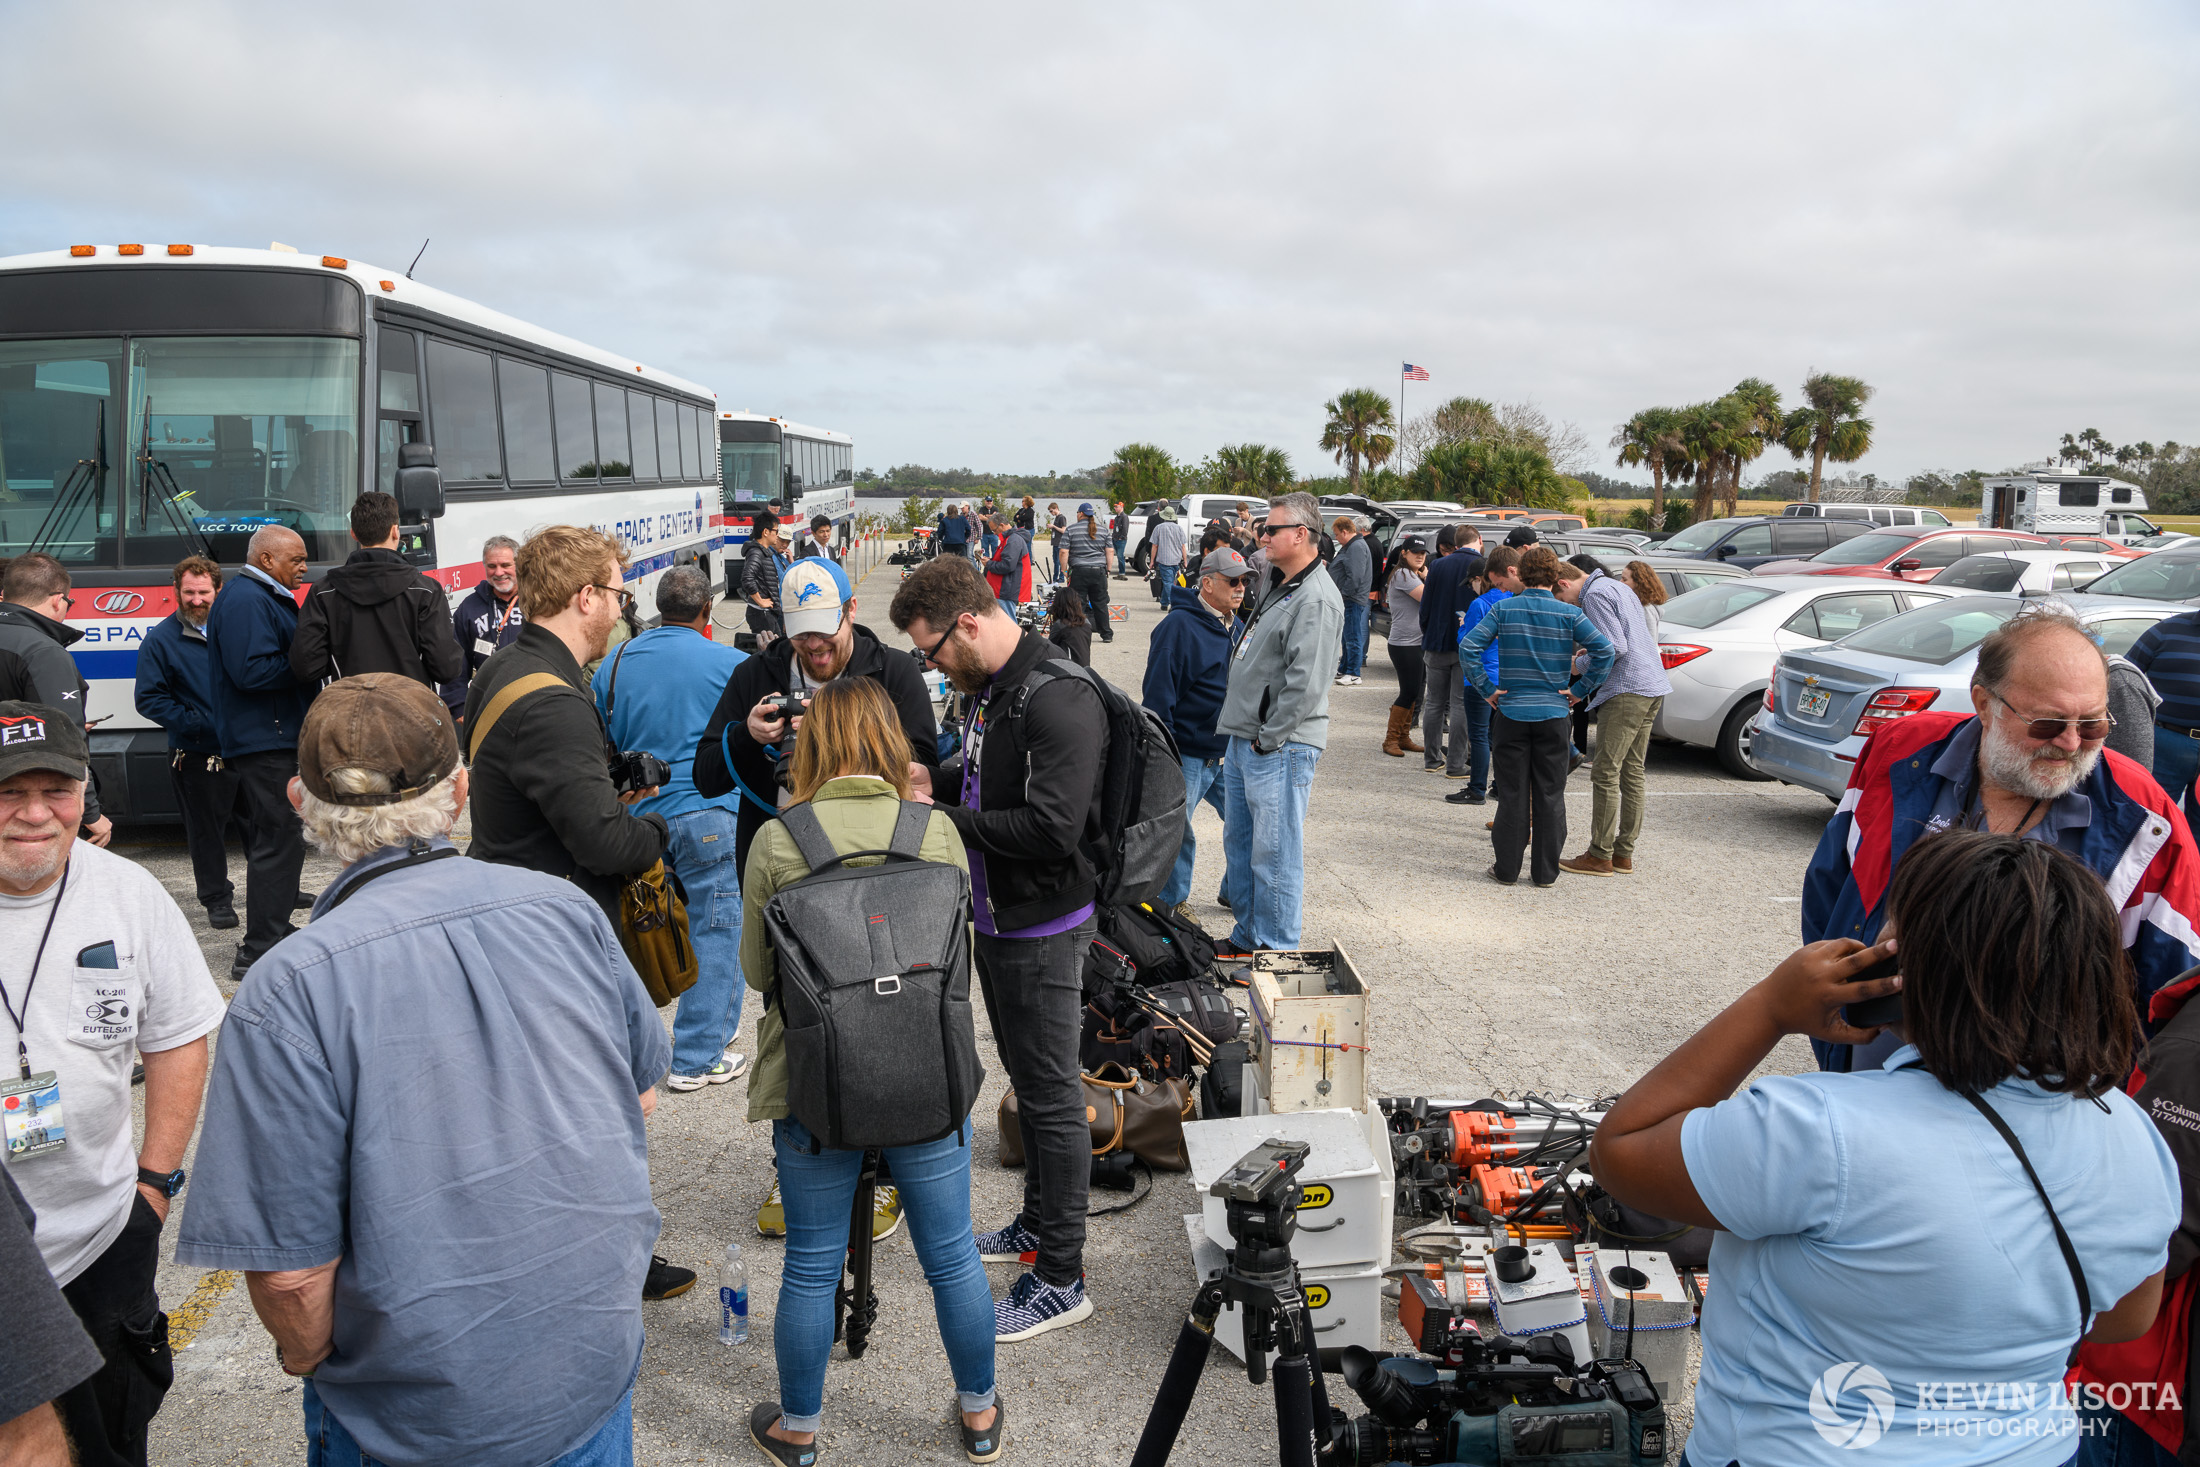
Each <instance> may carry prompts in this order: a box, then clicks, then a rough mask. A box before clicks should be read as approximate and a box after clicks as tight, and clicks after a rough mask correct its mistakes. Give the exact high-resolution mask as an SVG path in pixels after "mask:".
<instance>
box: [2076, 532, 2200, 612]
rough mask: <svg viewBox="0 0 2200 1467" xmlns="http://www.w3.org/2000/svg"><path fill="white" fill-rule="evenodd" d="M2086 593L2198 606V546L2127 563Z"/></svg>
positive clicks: (2199, 550) (2199, 569) (2199, 603)
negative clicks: (2177, 602)
mask: <svg viewBox="0 0 2200 1467" xmlns="http://www.w3.org/2000/svg"><path fill="white" fill-rule="evenodd" d="M2085 589H2086V591H2087V593H2088V594H2090V595H2094V596H2131V597H2135V598H2137V599H2139V600H2142V601H2182V602H2184V603H2185V604H2186V605H2188V606H2191V605H2200V545H2194V546H2191V547H2189V548H2184V549H2177V550H2157V551H2155V552H2154V553H2153V554H2152V555H2146V556H2141V557H2140V558H2139V559H2137V560H2127V561H2125V562H2124V563H2123V564H2122V565H2120V566H2117V567H2116V568H2115V569H2114V570H2112V571H2110V572H2109V573H2108V574H2107V575H2105V576H2102V577H2101V578H2100V579H2099V580H2097V581H2095V582H2094V583H2093V584H2092V585H2090V586H2088V587H2086V588H2085Z"/></svg>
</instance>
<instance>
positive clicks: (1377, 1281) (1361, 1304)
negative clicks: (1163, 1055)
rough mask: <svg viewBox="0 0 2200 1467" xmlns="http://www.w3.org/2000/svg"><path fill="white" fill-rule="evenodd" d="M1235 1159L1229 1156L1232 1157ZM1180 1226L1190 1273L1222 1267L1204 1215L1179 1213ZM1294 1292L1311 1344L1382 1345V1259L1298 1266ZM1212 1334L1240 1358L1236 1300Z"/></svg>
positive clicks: (1241, 1332) (1201, 1275) (1204, 1275)
mask: <svg viewBox="0 0 2200 1467" xmlns="http://www.w3.org/2000/svg"><path fill="white" fill-rule="evenodd" d="M1250 1149H1251V1148H1250V1147H1248V1148H1247V1150H1250ZM1236 1159H1237V1158H1236V1157H1232V1158H1231V1160H1232V1161H1235V1160H1236ZM1184 1231H1185V1233H1186V1235H1187V1236H1188V1237H1189V1238H1190V1239H1191V1244H1192V1273H1193V1276H1194V1277H1195V1278H1197V1279H1198V1280H1199V1282H1201V1283H1205V1282H1206V1281H1207V1280H1208V1279H1209V1278H1210V1277H1212V1276H1213V1275H1214V1274H1215V1273H1216V1272H1218V1271H1219V1270H1220V1269H1221V1268H1222V1265H1223V1256H1222V1254H1223V1250H1222V1246H1221V1245H1220V1244H1218V1243H1216V1242H1215V1241H1214V1240H1213V1239H1211V1238H1209V1237H1208V1236H1207V1228H1206V1220H1205V1219H1204V1218H1202V1217H1201V1216H1200V1215H1199V1214H1198V1213H1196V1212H1191V1213H1186V1214H1185V1215H1184ZM1294 1241H1295V1240H1294ZM1299 1292H1300V1293H1302V1294H1304V1295H1305V1296H1306V1317H1307V1319H1308V1321H1309V1322H1310V1323H1311V1324H1312V1325H1313V1327H1314V1346H1315V1348H1316V1349H1321V1350H1329V1349H1341V1348H1343V1347H1344V1346H1346V1345H1358V1346H1360V1347H1362V1348H1363V1349H1368V1350H1379V1349H1381V1348H1382V1345H1383V1265H1382V1264H1380V1263H1365V1264H1349V1265H1347V1266H1345V1267H1342V1268H1332V1269H1323V1268H1305V1267H1301V1268H1300V1270H1299ZM1215 1338H1216V1339H1218V1340H1220V1341H1222V1343H1223V1344H1224V1345H1225V1346H1227V1347H1228V1348H1229V1351H1230V1353H1231V1354H1233V1355H1235V1356H1237V1357H1238V1359H1240V1360H1243V1359H1244V1358H1245V1322H1244V1320H1243V1319H1242V1318H1240V1316H1239V1314H1238V1307H1237V1305H1236V1304H1234V1303H1225V1304H1224V1305H1223V1306H1222V1314H1221V1315H1220V1317H1218V1318H1217V1319H1216V1320H1215ZM1267 1354H1268V1363H1269V1364H1271V1365H1273V1364H1274V1363H1275V1360H1276V1352H1275V1351H1274V1350H1272V1349H1271V1350H1269V1351H1268V1352H1267Z"/></svg>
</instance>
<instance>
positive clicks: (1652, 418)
mask: <svg viewBox="0 0 2200 1467" xmlns="http://www.w3.org/2000/svg"><path fill="white" fill-rule="evenodd" d="M1679 416H1680V415H1679V414H1678V413H1676V412H1674V411H1673V409H1671V408H1662V407H1654V408H1644V409H1643V410H1642V411H1641V412H1639V413H1637V414H1635V415H1634V416H1633V417H1631V418H1629V419H1628V420H1627V421H1626V422H1624V423H1622V424H1620V425H1619V427H1617V428H1615V429H1614V430H1613V431H1612V447H1614V448H1616V449H1618V450H1619V463H1620V467H1622V468H1635V467H1638V466H1640V467H1646V468H1648V469H1649V470H1650V528H1651V529H1653V530H1662V529H1664V528H1665V479H1666V475H1667V474H1668V473H1669V472H1670V471H1671V470H1672V468H1673V467H1674V466H1675V465H1676V464H1678V463H1679V462H1680V460H1681V456H1682V455H1681V440H1680V433H1679V429H1678V427H1677V423H1678V420H1679Z"/></svg>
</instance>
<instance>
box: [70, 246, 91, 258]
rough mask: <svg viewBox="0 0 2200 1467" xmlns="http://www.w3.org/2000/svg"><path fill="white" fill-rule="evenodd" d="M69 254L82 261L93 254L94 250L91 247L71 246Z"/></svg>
mask: <svg viewBox="0 0 2200 1467" xmlns="http://www.w3.org/2000/svg"><path fill="white" fill-rule="evenodd" d="M69 253H70V254H72V255H74V256H75V257H76V258H77V259H79V260H81V259H83V258H84V257H85V256H86V255H89V254H91V253H93V250H92V247H91V246H90V245H70V246H69Z"/></svg>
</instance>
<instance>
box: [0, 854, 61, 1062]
mask: <svg viewBox="0 0 2200 1467" xmlns="http://www.w3.org/2000/svg"><path fill="white" fill-rule="evenodd" d="M68 889H69V868H68V867H67V866H66V865H64V866H63V867H62V868H61V884H60V885H59V886H57V887H55V888H54V893H53V906H51V907H50V908H48V909H47V911H46V930H45V931H43V932H41V933H39V934H38V953H37V955H36V956H34V957H33V958H32V959H31V977H30V981H29V982H28V983H26V984H24V985H23V1011H22V1012H21V1013H17V1012H16V1011H15V1005H14V1004H13V1003H12V1002H10V1001H9V999H8V990H7V988H6V986H5V985H0V1006H5V1007H6V1009H7V1011H8V1017H9V1018H10V1019H11V1020H13V1021H14V1023H15V1067H16V1069H17V1070H18V1071H19V1072H20V1073H21V1075H22V1078H24V1079H25V1080H28V1079H29V1078H30V1077H31V1051H30V1045H29V1043H28V1040H27V1037H26V1035H25V1032H24V1031H25V1030H26V1029H27V1028H28V1027H29V1024H30V1016H31V990H32V989H34V988H36V987H37V986H38V968H39V965H40V964H41V963H43V962H45V961H46V939H47V938H49V937H51V936H53V919H54V918H56V917H58V916H60V915H61V898H62V895H63V893H65V892H67V891H68Z"/></svg>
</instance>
